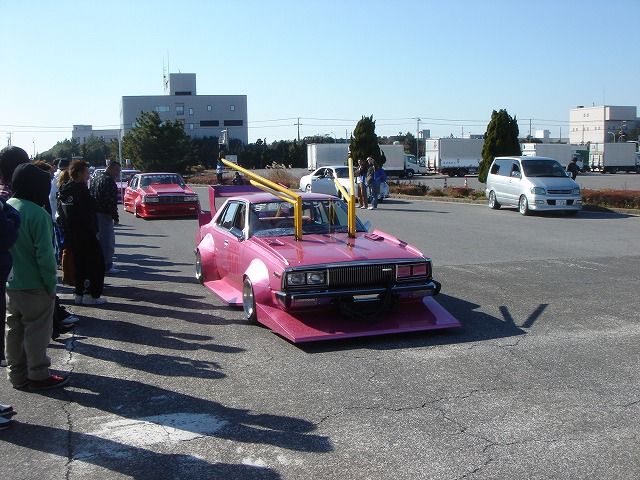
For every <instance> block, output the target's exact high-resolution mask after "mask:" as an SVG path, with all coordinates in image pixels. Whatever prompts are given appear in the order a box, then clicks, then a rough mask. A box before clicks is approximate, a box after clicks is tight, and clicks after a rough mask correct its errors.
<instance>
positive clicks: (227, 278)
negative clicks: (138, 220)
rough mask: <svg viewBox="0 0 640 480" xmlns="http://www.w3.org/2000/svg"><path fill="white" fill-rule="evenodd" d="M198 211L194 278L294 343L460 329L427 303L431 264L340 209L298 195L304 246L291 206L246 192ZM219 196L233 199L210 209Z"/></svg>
mask: <svg viewBox="0 0 640 480" xmlns="http://www.w3.org/2000/svg"><path fill="white" fill-rule="evenodd" d="M209 196H210V205H211V209H212V212H201V213H200V216H199V228H198V232H197V235H196V250H195V253H196V277H197V279H198V280H199V281H200V282H201V283H202V284H204V285H205V286H207V287H208V288H209V289H210V290H212V291H213V292H214V293H216V294H217V295H218V296H219V297H220V298H221V299H222V300H224V301H225V302H226V303H228V304H229V305H238V306H240V305H241V306H242V307H243V310H244V315H245V317H246V319H247V320H248V321H249V322H259V323H261V324H263V325H265V326H266V327H268V328H270V329H271V330H273V331H274V332H276V333H278V334H279V335H281V336H283V337H285V338H287V339H289V340H290V341H292V342H295V343H298V342H311V341H317V340H325V339H334V338H347V337H359V336H368V335H381V334H387V333H395V332H411V331H420V330H432V329H439V328H449V327H457V326H459V325H460V324H459V322H458V321H457V320H456V319H455V318H454V317H452V316H451V315H450V314H449V313H448V312H447V311H446V310H445V309H443V308H442V307H441V306H440V305H439V304H438V303H437V302H436V301H435V300H434V299H433V298H432V297H433V296H435V295H437V294H438V292H439V291H440V284H439V283H438V282H437V281H435V280H434V279H433V277H432V265H431V261H430V259H429V258H427V257H425V256H423V254H422V253H420V252H419V251H418V250H417V249H416V248H414V247H412V246H411V245H408V244H407V243H405V242H403V241H401V240H398V239H397V238H395V237H394V236H392V235H389V234H387V233H384V232H381V231H378V230H375V231H373V232H371V233H369V232H367V229H366V228H365V226H364V225H363V224H362V223H361V222H360V220H358V219H356V233H355V237H350V236H349V235H348V233H347V229H348V227H347V223H348V214H347V204H346V203H345V202H344V201H342V200H340V199H338V198H336V197H334V196H330V195H324V194H317V193H301V194H300V197H301V202H302V204H301V207H302V235H303V236H302V238H301V239H296V236H295V235H296V231H295V229H294V217H293V207H292V206H291V205H290V204H289V203H287V202H286V201H283V200H282V199H281V198H279V197H278V196H276V195H273V194H270V193H263V192H259V191H258V190H257V189H253V187H247V186H237V187H236V186H228V187H225V186H221V187H209ZM217 196H222V197H231V198H228V199H227V200H226V202H225V203H224V204H223V205H222V206H221V207H220V209H219V210H217V211H216V208H215V199H216V197H217Z"/></svg>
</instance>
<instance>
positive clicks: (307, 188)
mask: <svg viewBox="0 0 640 480" xmlns="http://www.w3.org/2000/svg"><path fill="white" fill-rule="evenodd" d="M304 191H305V192H310V191H311V184H309V185H307V186H306V187H304Z"/></svg>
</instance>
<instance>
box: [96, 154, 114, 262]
mask: <svg viewBox="0 0 640 480" xmlns="http://www.w3.org/2000/svg"><path fill="white" fill-rule="evenodd" d="M116 179H118V180H119V179H120V164H119V163H118V162H110V163H109V166H108V167H107V170H106V171H105V172H104V173H102V174H98V175H97V176H96V177H95V178H93V179H91V187H90V188H89V191H90V192H91V196H92V197H93V198H94V200H95V201H96V208H97V212H98V215H97V218H98V241H99V242H100V246H101V247H102V255H103V256H104V263H105V270H106V272H107V273H118V269H117V268H115V267H114V266H113V254H114V250H115V244H116V235H115V230H114V225H115V224H117V223H118V221H119V218H118V185H117V184H116Z"/></svg>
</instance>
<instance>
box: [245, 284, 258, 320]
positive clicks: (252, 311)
mask: <svg viewBox="0 0 640 480" xmlns="http://www.w3.org/2000/svg"><path fill="white" fill-rule="evenodd" d="M242 309H243V310H244V316H245V318H246V319H247V321H248V322H250V323H255V322H256V319H257V314H256V298H255V296H254V294H253V285H252V284H251V280H249V278H248V277H247V278H245V279H244V283H243V285H242Z"/></svg>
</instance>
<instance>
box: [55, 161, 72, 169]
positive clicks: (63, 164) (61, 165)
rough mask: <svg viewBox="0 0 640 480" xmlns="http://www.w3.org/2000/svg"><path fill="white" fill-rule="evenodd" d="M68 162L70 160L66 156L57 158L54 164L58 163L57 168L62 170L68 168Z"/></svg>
mask: <svg viewBox="0 0 640 480" xmlns="http://www.w3.org/2000/svg"><path fill="white" fill-rule="evenodd" d="M70 163H71V161H69V159H68V158H59V159H58V160H57V162H56V165H58V168H59V169H60V170H64V169H65V168H69V164H70Z"/></svg>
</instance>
